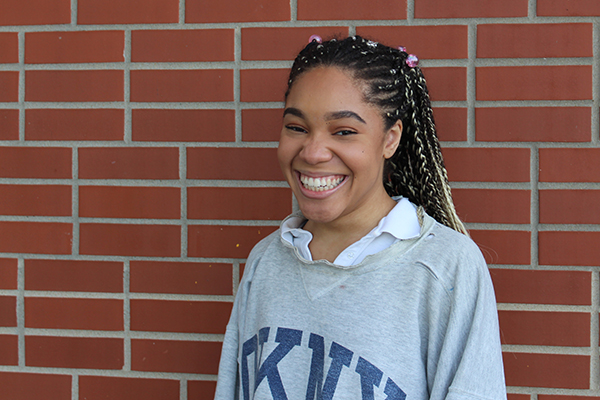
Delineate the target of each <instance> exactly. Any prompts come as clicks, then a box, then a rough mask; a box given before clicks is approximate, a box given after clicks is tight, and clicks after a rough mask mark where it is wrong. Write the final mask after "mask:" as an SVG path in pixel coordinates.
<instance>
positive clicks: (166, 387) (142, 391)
mask: <svg viewBox="0 0 600 400" xmlns="http://www.w3.org/2000/svg"><path fill="white" fill-rule="evenodd" d="M79 396H80V398H81V399H85V400H106V399H127V400H179V381H177V380H174V379H154V378H152V379H148V378H125V377H116V376H79Z"/></svg>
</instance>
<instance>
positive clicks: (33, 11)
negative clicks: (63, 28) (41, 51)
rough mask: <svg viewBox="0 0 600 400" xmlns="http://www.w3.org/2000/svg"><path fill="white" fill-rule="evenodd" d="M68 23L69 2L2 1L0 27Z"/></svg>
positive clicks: (60, 0)
mask: <svg viewBox="0 0 600 400" xmlns="http://www.w3.org/2000/svg"><path fill="white" fill-rule="evenodd" d="M70 22H71V2H70V0H3V1H2V13H0V25H49V24H68V23H70Z"/></svg>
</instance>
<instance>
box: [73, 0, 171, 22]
mask: <svg viewBox="0 0 600 400" xmlns="http://www.w3.org/2000/svg"><path fill="white" fill-rule="evenodd" d="M178 21H179V2H178V0H113V1H106V0H79V1H78V3H77V23H78V24H158V23H174V22H178Z"/></svg>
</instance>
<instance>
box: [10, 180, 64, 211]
mask: <svg viewBox="0 0 600 400" xmlns="http://www.w3.org/2000/svg"><path fill="white" fill-rule="evenodd" d="M0 214H2V215H30V216H32V215H40V216H42V215H43V216H68V215H71V187H70V186H65V185H0Z"/></svg>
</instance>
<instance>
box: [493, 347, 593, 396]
mask: <svg viewBox="0 0 600 400" xmlns="http://www.w3.org/2000/svg"><path fill="white" fill-rule="evenodd" d="M504 370H505V376H506V385H507V386H533V387H548V388H565V389H588V388H589V385H590V382H589V375H590V357H589V356H578V355H566V354H530V353H504Z"/></svg>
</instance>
